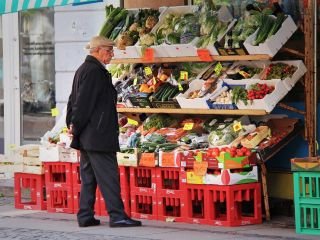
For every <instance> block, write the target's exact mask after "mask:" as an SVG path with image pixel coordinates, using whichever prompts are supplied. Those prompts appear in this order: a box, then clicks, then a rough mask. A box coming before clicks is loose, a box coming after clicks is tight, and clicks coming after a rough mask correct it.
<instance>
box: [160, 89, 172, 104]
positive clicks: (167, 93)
mask: <svg viewBox="0 0 320 240" xmlns="http://www.w3.org/2000/svg"><path fill="white" fill-rule="evenodd" d="M174 91H175V88H170V89H169V90H168V91H167V92H166V93H165V94H164V95H163V97H162V99H161V101H162V102H164V101H168V98H169V96H170V94H171V93H173V92H174Z"/></svg>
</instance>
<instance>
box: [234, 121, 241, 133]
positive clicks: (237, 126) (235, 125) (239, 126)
mask: <svg viewBox="0 0 320 240" xmlns="http://www.w3.org/2000/svg"><path fill="white" fill-rule="evenodd" d="M241 129H242V125H241V122H235V123H234V124H233V131H235V132H238V131H240V130H241Z"/></svg>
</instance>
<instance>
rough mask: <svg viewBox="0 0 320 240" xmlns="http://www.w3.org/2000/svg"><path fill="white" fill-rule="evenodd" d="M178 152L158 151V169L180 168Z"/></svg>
mask: <svg viewBox="0 0 320 240" xmlns="http://www.w3.org/2000/svg"><path fill="white" fill-rule="evenodd" d="M180 154H181V152H180V151H173V152H163V151H161V150H160V151H159V167H180V159H181V157H180Z"/></svg>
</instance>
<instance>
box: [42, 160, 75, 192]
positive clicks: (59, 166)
mask: <svg viewBox="0 0 320 240" xmlns="http://www.w3.org/2000/svg"><path fill="white" fill-rule="evenodd" d="M44 170H45V179H46V186H47V187H49V188H71V187H72V186H73V185H72V180H73V179H72V163H69V162H45V163H44Z"/></svg>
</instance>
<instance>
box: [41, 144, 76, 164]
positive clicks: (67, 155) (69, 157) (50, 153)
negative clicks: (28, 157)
mask: <svg viewBox="0 0 320 240" xmlns="http://www.w3.org/2000/svg"><path fill="white" fill-rule="evenodd" d="M79 157H80V156H79V153H78V151H77V150H75V149H72V148H64V147H61V146H59V145H49V146H40V156H39V159H40V161H41V162H79Z"/></svg>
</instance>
